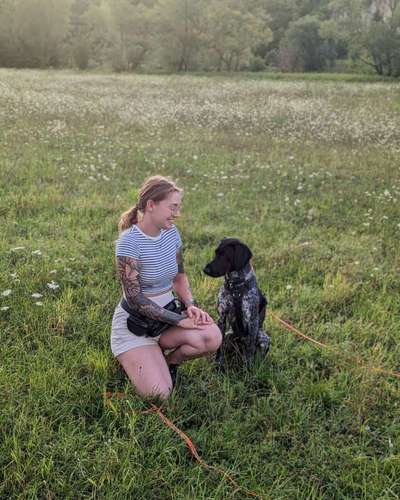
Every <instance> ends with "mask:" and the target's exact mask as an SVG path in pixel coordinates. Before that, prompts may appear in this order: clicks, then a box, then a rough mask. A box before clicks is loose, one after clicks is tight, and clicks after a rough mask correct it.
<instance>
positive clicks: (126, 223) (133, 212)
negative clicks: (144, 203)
mask: <svg viewBox="0 0 400 500" xmlns="http://www.w3.org/2000/svg"><path fill="white" fill-rule="evenodd" d="M138 211H139V207H138V206H137V204H136V205H135V206H134V207H131V208H130V209H129V210H127V211H126V212H124V213H123V214H122V215H121V218H120V220H119V223H118V230H119V232H120V233H121V232H122V231H125V229H128V228H130V227H131V226H133V224H136V223H137V221H138Z"/></svg>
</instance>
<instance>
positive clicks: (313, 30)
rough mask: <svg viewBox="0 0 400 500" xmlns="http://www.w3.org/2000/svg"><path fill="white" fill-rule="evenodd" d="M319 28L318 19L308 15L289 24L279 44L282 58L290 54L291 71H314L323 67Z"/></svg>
mask: <svg viewBox="0 0 400 500" xmlns="http://www.w3.org/2000/svg"><path fill="white" fill-rule="evenodd" d="M320 28H321V24H320V21H319V19H318V18H317V17H315V16H310V15H307V16H304V17H302V18H300V19H298V20H297V21H293V22H291V23H290V25H289V28H288V30H287V32H286V35H285V38H284V39H283V40H282V43H281V51H282V53H283V55H284V56H286V53H287V52H290V53H291V54H292V58H293V62H292V65H293V68H292V69H297V70H298V69H301V70H303V71H316V70H320V69H322V68H323V67H324V65H325V61H324V58H323V55H322V45H323V39H322V38H321V35H320ZM288 69H290V68H288Z"/></svg>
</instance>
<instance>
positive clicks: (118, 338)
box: [110, 292, 174, 356]
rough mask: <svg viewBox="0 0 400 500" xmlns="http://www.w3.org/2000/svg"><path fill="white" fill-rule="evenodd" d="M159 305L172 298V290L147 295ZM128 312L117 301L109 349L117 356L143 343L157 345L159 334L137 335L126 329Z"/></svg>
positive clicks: (162, 305)
mask: <svg viewBox="0 0 400 500" xmlns="http://www.w3.org/2000/svg"><path fill="white" fill-rule="evenodd" d="M148 298H149V299H150V300H152V301H153V302H155V303H156V304H158V305H159V306H161V307H164V306H165V305H166V304H168V302H171V300H173V298H174V296H173V294H172V292H167V293H164V294H163V295H158V296H157V297H148ZM128 316H129V314H128V313H127V312H126V311H125V309H122V307H121V304H120V303H118V305H117V307H116V308H115V311H114V316H113V319H112V324H111V342H110V343H111V351H112V353H113V354H114V356H119V355H120V354H122V353H123V352H126V351H129V350H130V349H133V348H134V347H142V346H145V345H158V341H159V340H160V337H161V335H158V336H157V337H138V336H137V335H134V334H133V333H131V332H130V331H129V330H128V327H127V325H126V319H127V318H128ZM171 326H172V325H171Z"/></svg>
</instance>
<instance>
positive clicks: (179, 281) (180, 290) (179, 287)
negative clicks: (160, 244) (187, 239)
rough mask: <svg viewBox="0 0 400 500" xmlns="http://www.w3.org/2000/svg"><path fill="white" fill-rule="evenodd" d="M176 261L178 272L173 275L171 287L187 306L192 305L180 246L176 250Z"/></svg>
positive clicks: (192, 301) (190, 291) (191, 296)
mask: <svg viewBox="0 0 400 500" xmlns="http://www.w3.org/2000/svg"><path fill="white" fill-rule="evenodd" d="M176 261H177V263H178V274H177V275H176V276H175V279H174V281H173V287H174V290H175V292H176V294H177V295H178V297H179V298H180V299H181V301H182V302H183V303H184V304H185V305H186V307H187V306H189V305H193V304H194V300H193V294H192V290H191V289H190V285H189V280H188V277H187V275H186V273H185V267H184V264H183V252H182V248H179V249H178V251H177V252H176Z"/></svg>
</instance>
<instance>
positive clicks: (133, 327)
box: [121, 299, 186, 337]
mask: <svg viewBox="0 0 400 500" xmlns="http://www.w3.org/2000/svg"><path fill="white" fill-rule="evenodd" d="M121 307H122V309H124V310H125V311H126V312H127V313H129V316H128V317H127V319H126V326H127V327H128V330H129V331H130V332H131V333H133V334H134V335H137V336H138V337H158V335H160V334H161V333H162V332H164V331H165V330H167V329H168V328H170V327H171V326H173V325H170V324H169V323H165V322H164V321H159V320H157V319H152V318H149V317H147V316H145V315H144V314H140V313H138V312H136V311H134V310H132V309H131V308H130V307H129V305H128V302H127V301H126V300H125V299H122V300H121ZM164 309H167V311H172V312H174V313H176V314H181V313H182V311H184V310H185V309H186V307H185V305H184V304H183V303H182V302H181V301H180V300H178V299H174V300H171V302H168V304H166V305H165V306H164Z"/></svg>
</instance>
